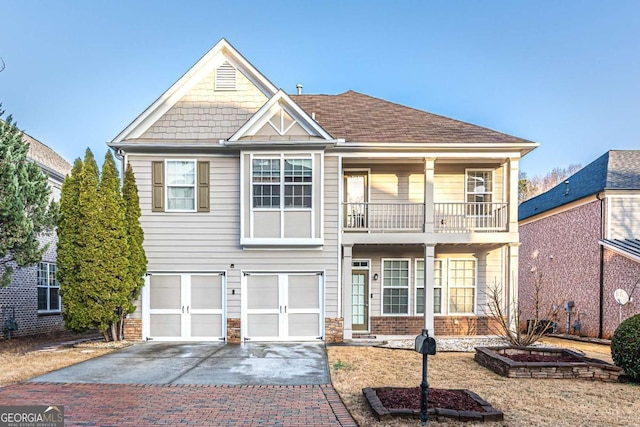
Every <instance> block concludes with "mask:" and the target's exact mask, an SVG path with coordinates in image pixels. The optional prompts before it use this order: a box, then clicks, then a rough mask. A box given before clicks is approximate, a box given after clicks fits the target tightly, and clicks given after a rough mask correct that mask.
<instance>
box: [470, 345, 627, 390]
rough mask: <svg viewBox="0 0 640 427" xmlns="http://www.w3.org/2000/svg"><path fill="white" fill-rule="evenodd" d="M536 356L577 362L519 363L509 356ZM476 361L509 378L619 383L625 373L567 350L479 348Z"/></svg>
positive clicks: (503, 347)
mask: <svg viewBox="0 0 640 427" xmlns="http://www.w3.org/2000/svg"><path fill="white" fill-rule="evenodd" d="M509 354H537V355H542V356H561V355H567V356H572V357H574V358H576V359H579V361H578V362H564V361H563V362H561V361H558V362H516V361H515V360H512V359H510V358H509V357H507V356H506V355H509ZM474 360H475V361H476V362H477V363H478V364H480V365H481V366H484V367H485V368H487V369H490V370H492V371H493V372H495V373H496V374H498V375H502V376H504V377H508V378H554V379H565V378H573V379H585V380H592V381H604V382H618V378H619V376H620V375H621V373H622V369H620V368H619V367H617V366H615V365H612V364H610V363H607V362H604V361H602V360H599V359H592V358H589V357H585V356H583V355H582V354H580V353H577V352H575V351H573V350H569V349H565V348H550V347H511V346H502V347H476V354H475V356H474Z"/></svg>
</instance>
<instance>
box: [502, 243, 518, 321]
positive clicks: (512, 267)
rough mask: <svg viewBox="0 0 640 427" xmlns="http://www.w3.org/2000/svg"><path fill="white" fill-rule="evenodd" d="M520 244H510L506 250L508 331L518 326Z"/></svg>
mask: <svg viewBox="0 0 640 427" xmlns="http://www.w3.org/2000/svg"><path fill="white" fill-rule="evenodd" d="M519 247H520V243H511V244H509V247H508V248H507V265H506V267H507V295H506V298H505V299H506V304H505V310H506V315H507V325H508V326H509V329H511V330H513V331H515V330H516V328H518V327H519V325H517V324H516V321H517V313H518V253H519V250H520V248H519Z"/></svg>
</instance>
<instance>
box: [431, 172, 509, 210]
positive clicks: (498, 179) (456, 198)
mask: <svg viewBox="0 0 640 427" xmlns="http://www.w3.org/2000/svg"><path fill="white" fill-rule="evenodd" d="M465 169H490V170H492V171H493V202H502V201H504V200H505V197H504V182H505V177H504V174H505V168H504V167H502V166H496V165H485V164H477V165H475V164H473V165H471V166H469V165H447V164H444V165H436V168H435V175H434V181H435V188H434V201H435V202H436V203H454V202H466V200H465Z"/></svg>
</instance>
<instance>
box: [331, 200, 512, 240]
mask: <svg viewBox="0 0 640 427" xmlns="http://www.w3.org/2000/svg"><path fill="white" fill-rule="evenodd" d="M424 207H425V206H424V203H344V204H343V208H344V212H343V214H344V215H343V216H344V230H345V231H390V232H394V231H396V232H398V231H409V232H410V231H412V232H421V231H423V230H424V222H425V221H424ZM507 207H508V205H507V203H464V202H461V203H434V205H433V211H434V218H433V221H434V231H436V232H439V233H465V232H469V231H506V230H507V221H508V217H507V214H508V209H507Z"/></svg>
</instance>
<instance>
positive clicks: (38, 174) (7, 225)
mask: <svg viewBox="0 0 640 427" xmlns="http://www.w3.org/2000/svg"><path fill="white" fill-rule="evenodd" d="M3 114H4V111H2V110H1V109H0V117H1V116H2V115H3ZM12 120H13V119H12V117H11V116H9V117H7V120H6V121H3V120H1V119H0V287H3V286H7V285H8V284H9V283H10V282H11V275H12V272H13V268H14V267H15V266H18V267H27V266H30V265H33V264H35V263H37V262H38V261H40V260H41V259H42V255H43V253H44V251H45V250H46V249H47V246H46V245H45V246H42V247H41V245H40V241H39V237H40V236H41V235H42V234H44V233H47V232H51V231H52V230H53V226H54V224H55V220H56V219H55V216H56V212H57V205H56V204H55V203H52V204H49V194H50V191H51V190H50V189H49V185H48V182H47V176H46V175H45V174H44V172H42V170H40V167H38V165H36V164H35V163H34V162H32V161H29V160H28V159H27V154H28V152H29V144H27V143H25V141H24V139H23V137H24V135H23V133H22V132H21V131H20V130H19V129H18V128H17V126H16V125H15V124H14V123H13V121H12Z"/></svg>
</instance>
